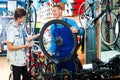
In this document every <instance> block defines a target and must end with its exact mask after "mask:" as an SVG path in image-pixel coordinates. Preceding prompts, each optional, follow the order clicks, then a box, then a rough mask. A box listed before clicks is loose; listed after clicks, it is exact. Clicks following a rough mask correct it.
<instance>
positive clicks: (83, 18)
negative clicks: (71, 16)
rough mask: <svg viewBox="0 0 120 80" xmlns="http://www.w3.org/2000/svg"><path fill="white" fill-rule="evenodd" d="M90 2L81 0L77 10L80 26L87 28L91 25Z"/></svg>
mask: <svg viewBox="0 0 120 80" xmlns="http://www.w3.org/2000/svg"><path fill="white" fill-rule="evenodd" d="M91 7H92V4H89V3H88V2H83V3H82V4H81V5H80V7H79V10H78V16H79V22H80V24H81V26H82V27H84V28H86V29H87V28H88V27H89V26H90V25H91V18H92V9H91Z"/></svg>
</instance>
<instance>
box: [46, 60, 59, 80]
mask: <svg viewBox="0 0 120 80" xmlns="http://www.w3.org/2000/svg"><path fill="white" fill-rule="evenodd" d="M56 73H57V66H56V63H55V62H54V61H51V62H49V63H48V64H47V66H46V69H45V76H46V80H55V77H56V75H55V74H56Z"/></svg>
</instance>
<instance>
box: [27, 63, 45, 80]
mask: <svg viewBox="0 0 120 80" xmlns="http://www.w3.org/2000/svg"><path fill="white" fill-rule="evenodd" d="M41 64H42V63H39V62H36V63H34V64H33V65H32V66H31V67H30V70H29V74H30V76H31V77H32V78H34V79H37V80H44V76H43V74H44V71H43V69H42V65H41Z"/></svg>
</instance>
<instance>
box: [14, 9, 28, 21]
mask: <svg viewBox="0 0 120 80" xmlns="http://www.w3.org/2000/svg"><path fill="white" fill-rule="evenodd" d="M23 16H26V11H25V10H24V9H23V8H17V9H16V10H15V12H14V18H15V20H17V19H18V18H21V17H23Z"/></svg>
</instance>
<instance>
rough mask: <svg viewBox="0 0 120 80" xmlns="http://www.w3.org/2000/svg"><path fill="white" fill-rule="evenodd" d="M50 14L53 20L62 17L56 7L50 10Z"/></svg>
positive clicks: (60, 11)
mask: <svg viewBox="0 0 120 80" xmlns="http://www.w3.org/2000/svg"><path fill="white" fill-rule="evenodd" d="M52 13H53V17H54V18H59V17H61V16H62V10H61V9H59V8H57V7H53V8H52Z"/></svg>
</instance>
